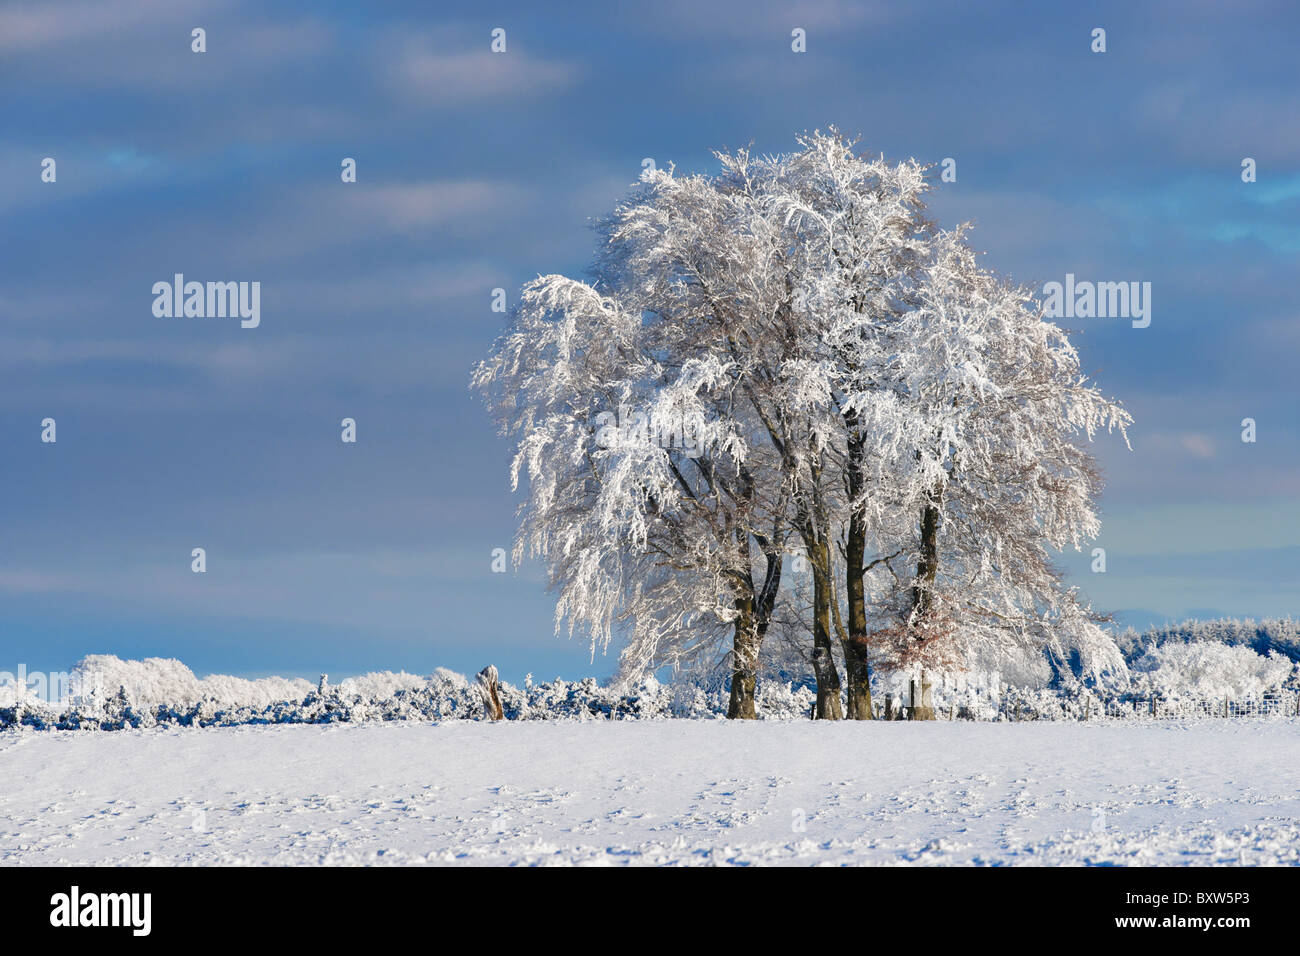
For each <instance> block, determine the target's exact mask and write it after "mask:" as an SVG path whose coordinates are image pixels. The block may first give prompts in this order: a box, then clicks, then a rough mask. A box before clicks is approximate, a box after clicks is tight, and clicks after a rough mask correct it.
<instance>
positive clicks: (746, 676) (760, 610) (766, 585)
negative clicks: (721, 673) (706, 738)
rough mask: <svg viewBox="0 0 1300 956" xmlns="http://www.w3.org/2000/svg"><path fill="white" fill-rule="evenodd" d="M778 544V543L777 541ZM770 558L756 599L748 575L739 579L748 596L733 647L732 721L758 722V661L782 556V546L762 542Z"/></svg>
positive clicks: (777, 587) (738, 604) (729, 712)
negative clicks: (756, 697)
mask: <svg viewBox="0 0 1300 956" xmlns="http://www.w3.org/2000/svg"><path fill="white" fill-rule="evenodd" d="M774 540H775V539H774ZM760 544H761V545H762V546H763V548H764V550H765V552H766V554H765V557H766V565H767V566H766V569H765V571H764V574H763V587H762V589H761V590H759V592H758V594H757V596H755V595H754V590H753V589H754V582H753V579H752V578H751V577H750V576H749V575H748V574H742V575H739V577H740V578H741V579H742V591H743V592H744V593H745V596H744V597H743V598H742V599H740V600H738V601H737V602H736V610H737V611H738V612H739V617H737V618H736V625H735V631H734V634H733V637H732V645H731V699H730V701H729V702H728V704H727V717H728V718H729V719H732V720H757V719H758V707H757V704H756V701H755V696H756V694H757V691H758V658H759V652H760V651H761V650H762V647H763V638H764V637H765V636H766V635H767V627H768V624H770V623H771V620H772V610H773V608H775V607H776V595H777V592H778V591H779V590H780V585H781V553H780V551H779V550H778V548H779V542H778V543H777V544H775V545H769V544H768V540H767V539H766V538H761V539H760Z"/></svg>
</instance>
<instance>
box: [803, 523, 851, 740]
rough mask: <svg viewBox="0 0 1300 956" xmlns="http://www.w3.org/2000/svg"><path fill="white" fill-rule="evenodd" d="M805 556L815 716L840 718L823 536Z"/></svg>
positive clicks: (826, 547)
mask: <svg viewBox="0 0 1300 956" xmlns="http://www.w3.org/2000/svg"><path fill="white" fill-rule="evenodd" d="M810 551H811V553H810V554H809V557H810V559H811V563H812V570H813V661H812V663H813V674H814V675H815V676H816V678H817V707H816V710H815V711H814V715H815V717H816V719H818V720H840V719H842V718H843V716H844V714H843V709H842V708H841V706H840V675H839V671H838V670H837V669H836V667H835V656H834V654H833V653H832V644H831V600H832V595H833V593H834V592H833V589H832V586H831V552H830V545H829V544H828V542H827V540H826V538H825V536H820V537H819V538H818V539H817V540H816V541H815V542H814V543H813V545H812V548H811V549H810Z"/></svg>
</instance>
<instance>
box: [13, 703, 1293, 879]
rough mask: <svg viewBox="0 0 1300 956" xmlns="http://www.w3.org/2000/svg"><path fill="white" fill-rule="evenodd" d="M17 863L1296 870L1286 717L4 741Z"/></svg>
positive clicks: (559, 727) (335, 728) (476, 726)
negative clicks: (1120, 866) (1148, 866)
mask: <svg viewBox="0 0 1300 956" xmlns="http://www.w3.org/2000/svg"><path fill="white" fill-rule="evenodd" d="M0 781H3V783H0V862H3V863H4V864H7V865H15V864H60V863H90V864H147V863H167V864H249V863H251V864H265V863H271V864H357V863H379V864H390V863H397V864H411V863H434V864H439V863H477V864H518V863H522V864H571V863H579V864H602V865H609V864H628V863H633V864H662V863H672V864H755V863H757V864H815V863H833V864H854V863H873V864H909V863H921V864H933V863H941V864H954V863H955V864H969V863H976V864H1000V863H1011V864H1080V863H1089V864H1237V863H1248V864H1259V863H1263V864H1278V863H1286V864H1297V863H1300V822H1298V821H1300V722H1297V721H1295V720H1281V721H1256V720H1219V721H1214V720H1208V721H1200V722H1188V723H1176V722H1168V723H1160V722H1157V723H1150V724H1131V723H1129V724H1101V723H1091V724H1089V723H1043V722H1035V723H1022V724H1015V723H996V724H990V723H967V722H956V723H947V722H940V723H897V722H896V723H879V722H877V723H842V724H828V723H812V722H790V723H785V722H758V723H742V722H726V721H689V720H665V721H646V722H603V721H602V722H588V723H576V722H535V723H533V722H530V723H507V724H488V723H482V722H476V721H451V722H446V723H442V724H437V725H428V724H418V723H393V724H367V725H329V726H272V727H254V726H247V727H228V728H212V729H205V730H196V729H174V728H166V729H163V728H159V729H153V730H127V731H120V732H116V733H93V732H92V733H86V732H81V733H63V732H48V733H12V734H5V735H2V736H0Z"/></svg>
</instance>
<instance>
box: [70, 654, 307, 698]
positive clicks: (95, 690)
mask: <svg viewBox="0 0 1300 956" xmlns="http://www.w3.org/2000/svg"><path fill="white" fill-rule="evenodd" d="M72 685H73V687H74V688H77V689H78V693H77V695H76V697H75V698H74V701H75V702H76V703H79V704H83V705H90V704H91V698H92V697H93V698H95V699H97V700H103V699H105V698H106V697H108V696H111V695H113V694H115V693H117V692H118V691H119V690H121V691H123V692H125V694H126V699H127V701H128V702H129V703H130V704H131V705H132V707H135V708H137V709H138V708H144V707H156V706H158V705H160V704H164V705H168V706H171V707H183V706H189V705H192V704H197V703H198V702H199V701H201V700H205V699H206V700H212V701H215V702H218V703H219V704H222V705H225V706H228V707H257V708H261V707H268V706H270V705H271V704H274V703H275V702H277V701H282V700H288V699H291V698H301V697H302V696H303V695H304V694H305V693H306V692H307V691H309V690H310V689H311V686H312V685H311V684H310V683H308V682H307V681H305V680H288V679H286V678H283V677H264V678H261V679H259V680H245V679H244V678H242V677H228V676H226V675H223V674H217V675H213V676H211V677H205V678H203V679H201V680H200V679H199V678H198V677H195V676H194V672H193V671H192V670H190V669H189V668H188V667H186V666H185V665H184V664H182V663H181V662H180V661H178V660H175V659H172V658H163V657H148V658H145V659H144V660H142V661H124V660H121V659H120V658H118V657H115V656H114V655H112V654H91V655H89V656H87V657H84V658H82V659H81V661H79V662H78V663H77V665H76V666H75V667H73V669H72Z"/></svg>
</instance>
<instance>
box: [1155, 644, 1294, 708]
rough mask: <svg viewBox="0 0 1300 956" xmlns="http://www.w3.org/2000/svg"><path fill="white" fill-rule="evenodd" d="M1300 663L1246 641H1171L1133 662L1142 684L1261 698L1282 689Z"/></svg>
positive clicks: (1175, 691)
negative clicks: (1261, 650) (1264, 652)
mask: <svg viewBox="0 0 1300 956" xmlns="http://www.w3.org/2000/svg"><path fill="white" fill-rule="evenodd" d="M1298 667H1300V665H1296V664H1293V663H1292V662H1291V660H1290V659H1289V658H1286V657H1283V656H1282V655H1281V654H1279V653H1277V652H1276V651H1270V652H1269V653H1268V656H1262V655H1260V654H1256V653H1255V652H1254V651H1253V650H1251V649H1250V647H1248V646H1245V645H1240V644H1238V645H1228V644H1212V643H1208V642H1199V641H1198V642H1194V643H1188V644H1178V643H1167V644H1161V645H1158V646H1155V647H1152V648H1150V649H1149V650H1147V652H1146V653H1145V654H1143V655H1142V656H1141V657H1140V658H1138V660H1137V661H1135V662H1134V664H1133V670H1134V672H1135V674H1136V676H1137V678H1138V682H1139V686H1140V687H1141V688H1143V689H1145V690H1148V691H1149V692H1154V693H1157V694H1160V695H1163V696H1168V697H1199V698H1211V699H1214V698H1219V699H1222V698H1228V699H1230V700H1245V699H1259V698H1261V697H1263V696H1264V695H1265V694H1268V693H1272V692H1276V691H1278V690H1281V689H1282V686H1283V685H1284V684H1285V683H1286V682H1287V681H1288V680H1289V679H1291V678H1292V677H1294V676H1295V675H1296V674H1297V669H1298Z"/></svg>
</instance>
